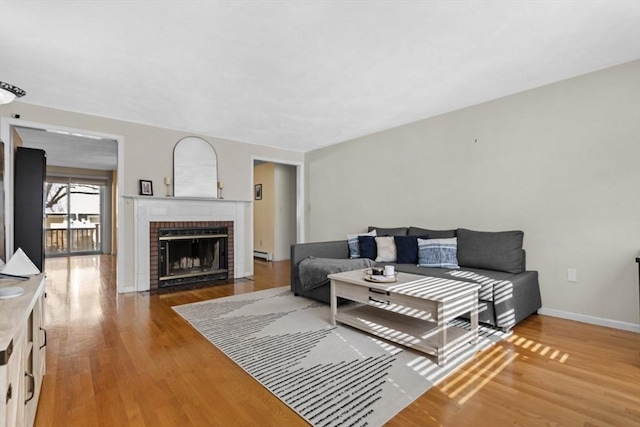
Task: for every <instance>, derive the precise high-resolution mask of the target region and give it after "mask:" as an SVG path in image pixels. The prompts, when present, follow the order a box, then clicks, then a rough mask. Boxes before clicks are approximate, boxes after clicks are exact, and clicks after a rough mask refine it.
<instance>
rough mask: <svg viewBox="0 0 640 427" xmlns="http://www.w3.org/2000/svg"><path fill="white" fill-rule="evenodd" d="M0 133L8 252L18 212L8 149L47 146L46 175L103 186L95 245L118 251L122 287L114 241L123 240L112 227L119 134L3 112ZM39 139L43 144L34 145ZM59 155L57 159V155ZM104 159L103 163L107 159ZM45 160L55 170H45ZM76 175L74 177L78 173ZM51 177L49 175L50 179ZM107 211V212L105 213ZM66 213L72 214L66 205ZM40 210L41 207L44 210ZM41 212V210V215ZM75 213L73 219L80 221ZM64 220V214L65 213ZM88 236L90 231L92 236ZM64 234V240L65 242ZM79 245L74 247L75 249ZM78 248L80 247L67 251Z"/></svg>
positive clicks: (120, 157)
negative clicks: (91, 180) (39, 120)
mask: <svg viewBox="0 0 640 427" xmlns="http://www.w3.org/2000/svg"><path fill="white" fill-rule="evenodd" d="M0 139H1V140H3V141H4V142H5V146H4V162H3V163H4V168H5V171H4V172H5V173H4V177H5V180H4V190H5V192H4V193H5V204H4V229H5V239H6V241H5V248H6V249H7V254H6V256H7V257H10V256H11V255H12V254H13V246H14V242H13V227H14V222H15V221H18V220H19V219H18V218H14V215H13V209H12V207H13V172H14V170H13V152H14V150H15V147H18V146H23V147H32V148H41V149H43V150H45V152H47V163H48V167H47V173H48V176H47V180H48V181H49V180H50V178H49V175H51V174H55V176H58V177H63V178H71V181H70V182H75V183H84V184H90V185H98V186H100V187H101V188H104V187H106V190H105V191H102V192H101V196H100V197H101V205H100V208H101V217H100V219H99V221H100V227H99V228H100V232H99V235H98V236H96V240H99V242H100V246H99V249H97V250H98V251H99V250H101V251H102V253H107V254H108V253H111V254H112V255H116V257H117V272H116V276H117V278H116V283H117V288H118V291H121V289H124V285H123V283H122V280H121V279H122V277H123V274H124V268H125V265H124V264H125V260H124V258H123V257H122V256H121V254H118V253H117V244H118V242H120V241H123V240H124V232H123V227H117V221H118V218H121V217H122V215H123V207H122V204H121V203H118V197H119V195H120V194H122V190H123V188H124V137H123V136H121V135H115V134H107V133H103V132H97V131H92V130H83V129H77V128H70V127H62V126H58V125H50V124H45V123H37V122H29V121H25V120H22V119H17V118H7V119H6V120H5V119H4V118H3V120H2V121H1V122H0ZM39 145H42V146H39ZM55 159H60V160H61V161H60V163H58V161H57V160H55ZM107 163H108V164H107ZM49 165H51V166H52V168H53V169H54V170H52V171H50V170H49ZM96 176H98V181H99V182H88V183H87V182H85V179H87V178H93V177H96ZM78 178H79V179H80V181H78V180H77V179H78ZM51 182H53V180H51ZM107 212H109V214H110V215H111V216H110V218H109V219H107V214H106V213H107ZM65 213H68V214H69V215H71V214H72V213H73V212H70V210H69V207H67V210H66V211H65ZM43 214H44V212H43ZM43 217H44V215H43ZM85 218H86V222H89V221H90V222H93V223H95V222H96V218H89V215H88V213H87V215H86V216H85ZM82 219H83V218H82V217H81V216H77V217H76V218H75V220H76V221H78V220H79V221H80V222H82ZM67 221H69V219H67ZM91 239H92V240H93V237H92V238H91ZM69 241H70V240H69V235H67V245H68V243H69ZM79 248H80V246H78V247H77V249H79ZM72 253H73V254H79V253H80V252H75V253H74V252H72Z"/></svg>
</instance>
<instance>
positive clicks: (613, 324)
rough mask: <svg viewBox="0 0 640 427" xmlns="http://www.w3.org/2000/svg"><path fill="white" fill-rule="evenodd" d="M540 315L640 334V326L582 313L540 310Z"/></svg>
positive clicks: (548, 309) (550, 309)
mask: <svg viewBox="0 0 640 427" xmlns="http://www.w3.org/2000/svg"><path fill="white" fill-rule="evenodd" d="M538 314H543V315H545V316H552V317H559V318H562V319H568V320H575V321H576V322H582V323H589V324H592V325H598V326H605V327H607V328H614V329H621V330H623V331H630V332H640V324H636V323H629V322H621V321H619V320H612V319H604V318H602V317H595V316H589V315H587V314H581V313H571V312H569V311H562V310H555V309H553V308H544V307H542V308H541V309H539V310H538Z"/></svg>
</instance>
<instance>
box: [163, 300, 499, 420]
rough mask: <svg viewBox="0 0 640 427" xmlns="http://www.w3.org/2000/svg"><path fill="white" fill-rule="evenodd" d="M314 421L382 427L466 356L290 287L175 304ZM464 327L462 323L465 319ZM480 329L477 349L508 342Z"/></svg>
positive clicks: (468, 353) (467, 355) (466, 351)
mask: <svg viewBox="0 0 640 427" xmlns="http://www.w3.org/2000/svg"><path fill="white" fill-rule="evenodd" d="M173 308H174V310H176V312H178V313H179V314H180V315H181V316H182V317H183V318H185V319H186V320H187V321H188V322H189V323H191V324H192V325H193V326H194V327H195V328H196V329H197V330H198V331H199V332H200V333H201V334H202V335H204V336H205V337H206V338H207V339H208V340H209V341H211V343H212V344H213V345H215V346H216V347H218V348H219V349H220V350H222V351H223V352H224V353H225V354H226V355H227V356H229V357H230V358H231V360H233V361H234V362H235V363H237V364H238V365H239V366H240V367H241V368H242V369H244V370H245V371H246V372H247V373H249V374H250V375H251V376H253V377H254V378H255V379H256V380H258V381H259V382H260V383H261V384H262V385H264V386H265V387H266V388H267V389H268V390H269V391H271V392H272V393H273V394H275V395H276V396H278V398H279V399H280V400H282V401H283V402H284V403H286V404H287V405H289V406H290V407H291V408H292V409H293V410H294V411H296V412H297V413H298V414H300V415H301V416H302V417H303V418H305V419H306V420H307V421H309V423H311V424H312V425H314V426H381V425H382V424H384V423H385V422H386V421H388V420H389V419H391V418H392V417H393V416H394V415H395V414H397V413H398V412H399V411H400V410H402V409H403V408H404V407H405V406H407V405H409V404H410V403H411V402H413V401H414V400H415V399H416V398H417V397H418V396H420V395H421V394H423V393H424V392H426V391H427V390H428V389H429V388H430V387H432V386H433V385H434V384H435V383H437V382H438V381H440V380H442V379H443V378H444V377H446V376H447V375H448V374H449V373H451V372H452V371H453V370H455V369H456V368H457V367H459V366H460V365H461V364H462V363H464V362H465V361H466V360H468V359H469V358H470V357H471V356H472V355H473V354H474V351H473V349H472V348H471V346H469V347H468V348H465V349H464V350H463V351H461V352H459V353H458V356H456V357H454V358H453V360H451V361H450V362H449V363H448V364H447V366H446V367H445V368H441V367H439V366H438V365H437V364H436V363H434V361H433V358H431V357H429V356H426V355H424V354H422V353H419V352H416V351H413V350H410V349H406V348H402V347H398V346H396V345H394V344H391V343H389V342H386V341H381V340H379V339H377V338H375V337H373V336H371V335H368V334H366V333H364V332H361V331H358V330H356V329H353V328H350V327H348V326H343V325H340V324H338V326H336V327H333V326H331V324H330V320H329V319H330V308H329V306H328V305H326V304H321V303H318V302H315V301H312V300H309V299H306V298H302V297H296V296H294V295H293V294H292V293H291V292H290V291H289V288H288V287H282V288H274V289H268V290H265V291H259V292H252V293H248V294H242V295H235V296H231V297H226V298H220V299H215V300H210V301H202V302H198V303H193V304H186V305H181V306H176V307H173ZM462 324H464V322H462ZM505 336H506V335H505V334H503V333H502V332H500V331H497V330H494V329H489V328H481V331H480V339H479V345H478V349H483V348H486V347H488V346H489V345H491V344H492V343H495V342H498V341H500V340H501V339H503V338H504V337H505Z"/></svg>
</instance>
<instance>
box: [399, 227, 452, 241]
mask: <svg viewBox="0 0 640 427" xmlns="http://www.w3.org/2000/svg"><path fill="white" fill-rule="evenodd" d="M409 235H410V236H429V239H450V238H452V237H456V230H428V229H426V228H420V227H409Z"/></svg>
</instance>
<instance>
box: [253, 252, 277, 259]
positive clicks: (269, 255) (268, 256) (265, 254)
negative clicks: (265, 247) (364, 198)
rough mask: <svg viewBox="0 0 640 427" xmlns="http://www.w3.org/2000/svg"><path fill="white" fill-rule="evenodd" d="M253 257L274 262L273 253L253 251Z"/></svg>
mask: <svg viewBox="0 0 640 427" xmlns="http://www.w3.org/2000/svg"><path fill="white" fill-rule="evenodd" d="M253 257H254V258H260V259H264V260H266V261H273V254H272V253H271V252H263V251H253Z"/></svg>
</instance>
